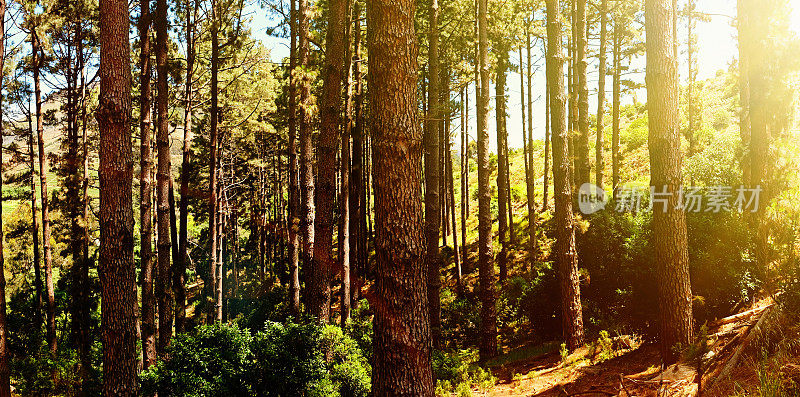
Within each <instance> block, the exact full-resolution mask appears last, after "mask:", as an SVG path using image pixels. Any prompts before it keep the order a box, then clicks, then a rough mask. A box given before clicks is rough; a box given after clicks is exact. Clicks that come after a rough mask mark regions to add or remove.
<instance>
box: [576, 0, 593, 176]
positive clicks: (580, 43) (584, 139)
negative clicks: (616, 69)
mask: <svg viewBox="0 0 800 397" xmlns="http://www.w3.org/2000/svg"><path fill="white" fill-rule="evenodd" d="M576 12H577V15H576V17H577V19H576V20H575V21H573V23H575V25H576V26H575V29H576V31H577V33H578V36H577V40H575V45H576V51H575V55H576V59H575V64H576V70H575V78H576V82H577V85H578V86H577V91H578V139H577V141H578V142H577V143H576V147H575V151H576V153H575V155H576V156H577V163H578V164H577V167H576V168H577V169H576V170H575V172H576V175H575V177H576V180H575V184H576V185H577V186H580V185H582V184H584V183H588V182H589V174H590V172H591V166H590V165H589V88H588V85H587V82H588V79H587V77H586V66H587V61H586V36H587V32H586V0H577V9H576Z"/></svg>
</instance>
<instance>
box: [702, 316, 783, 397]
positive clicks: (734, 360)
mask: <svg viewBox="0 0 800 397" xmlns="http://www.w3.org/2000/svg"><path fill="white" fill-rule="evenodd" d="M771 307H772V305H769V306H766V307H765V308H764V311H763V312H762V313H761V316H760V317H759V319H758V321H757V322H756V323H755V325H753V326H752V327H749V328H747V330H746V331H745V332H744V333H745V334H746V335H745V336H744V341H743V342H742V344H741V345H739V347H738V348H737V349H736V352H734V353H733V355H732V356H731V358H730V360H728V361H727V362H726V363H725V366H724V367H723V368H722V371H720V373H719V375H718V376H716V377H715V378H712V379H711V381H710V382H709V384H708V387H707V388H706V390H711V389H713V388H714V385H716V384H717V383H718V382H719V381H720V380H723V379H725V378H727V377H728V376H730V373H731V371H733V369H734V368H735V367H736V364H738V362H739V358H741V356H742V353H743V352H744V350H745V348H746V347H747V346H748V345H749V344H750V342H752V341H753V339H755V335H756V333H754V332H753V330H755V329H758V328H760V327H761V325H762V324H763V323H764V319H766V318H767V313H768V309H769V308H771Z"/></svg>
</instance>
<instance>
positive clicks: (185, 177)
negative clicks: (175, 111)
mask: <svg viewBox="0 0 800 397" xmlns="http://www.w3.org/2000/svg"><path fill="white" fill-rule="evenodd" d="M185 6H186V88H185V91H184V93H183V95H184V102H185V105H184V106H185V110H184V118H183V157H182V161H181V188H180V189H181V201H180V219H179V221H178V222H179V223H180V232H179V234H178V250H179V252H178V260H177V261H176V262H175V275H174V279H173V288H174V289H175V333H176V334H180V333H183V332H185V331H186V285H185V284H186V265H187V264H188V263H189V247H188V245H189V177H190V175H192V162H191V155H192V128H193V126H192V116H193V106H194V91H193V90H194V84H193V83H194V81H193V79H194V64H195V60H196V56H197V54H196V51H195V23H196V21H197V3H196V2H194V1H191V0H186V5H185Z"/></svg>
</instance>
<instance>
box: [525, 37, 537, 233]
mask: <svg viewBox="0 0 800 397" xmlns="http://www.w3.org/2000/svg"><path fill="white" fill-rule="evenodd" d="M525 36H526V37H525V39H526V43H525V44H526V50H527V51H526V55H527V62H526V63H525V78H526V79H527V80H528V142H527V144H528V167H530V171H528V170H526V174H525V177H526V178H525V189H526V193H527V190H530V191H531V192H534V193H533V194H531V196H532V197H533V196H535V194H536V193H535V190H534V188H533V187H534V182H533V179H534V171H533V170H534V168H533V72H532V70H531V68H532V67H533V58H532V55H531V32H530V29H528V30H527V31H526V32H525ZM528 172H530V174H531V179H530V180H528V179H527V173H528ZM528 185H530V187H528ZM535 201H536V200H535V199H534V202H535ZM534 226H535V225H534ZM528 232H529V233H530V230H529V231H528Z"/></svg>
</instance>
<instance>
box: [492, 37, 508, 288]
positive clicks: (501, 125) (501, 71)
mask: <svg viewBox="0 0 800 397" xmlns="http://www.w3.org/2000/svg"><path fill="white" fill-rule="evenodd" d="M507 58H508V50H507V49H506V48H503V46H502V45H501V46H500V48H499V49H498V53H497V70H496V76H497V81H496V82H495V106H496V108H495V113H496V116H495V122H496V123H497V128H496V132H497V223H498V228H497V235H498V240H500V254H499V255H498V256H497V263H498V265H499V266H500V283H505V281H506V279H507V278H508V218H506V213H507V212H508V209H507V205H508V184H507V183H506V182H507V179H506V175H505V173H506V172H507V171H508V167H507V165H506V162H507V161H508V159H507V157H506V155H507V154H508V148H506V144H507V141H506V134H507V132H506V68H507V66H506V65H507V63H508V59H507Z"/></svg>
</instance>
